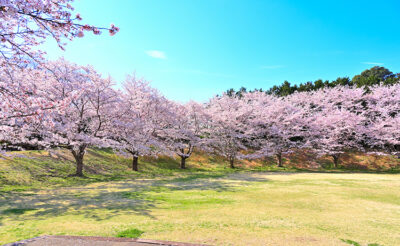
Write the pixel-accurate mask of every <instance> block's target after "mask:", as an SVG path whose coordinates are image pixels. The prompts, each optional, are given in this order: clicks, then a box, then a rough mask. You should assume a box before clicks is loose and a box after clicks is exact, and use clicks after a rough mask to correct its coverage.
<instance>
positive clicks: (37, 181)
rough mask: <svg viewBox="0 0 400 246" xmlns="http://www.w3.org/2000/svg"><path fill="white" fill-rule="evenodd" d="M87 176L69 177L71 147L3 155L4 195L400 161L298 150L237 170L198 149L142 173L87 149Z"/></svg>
mask: <svg viewBox="0 0 400 246" xmlns="http://www.w3.org/2000/svg"><path fill="white" fill-rule="evenodd" d="M84 162H85V166H84V173H85V176H86V177H85V178H80V177H74V176H71V174H73V173H74V172H75V163H74V159H73V157H72V155H71V154H70V153H69V152H68V151H67V150H57V151H51V152H48V151H21V152H13V153H11V154H10V155H9V156H3V158H2V159H0V194H2V193H5V192H12V191H16V192H18V191H24V190H29V189H35V188H38V189H41V188H43V187H53V186H71V185H85V184H89V183H94V182H108V181H119V180H126V179H136V178H157V177H168V176H175V177H180V176H181V177H180V178H181V179H182V180H181V181H190V180H191V179H198V178H206V177H210V178H211V177H214V178H217V177H221V176H224V175H226V174H229V173H233V172H246V171H249V172H253V171H268V172H282V171H284V172H319V173H325V172H329V173H345V172H363V173H364V172H365V173H376V172H379V173H400V161H399V160H398V159H397V158H395V157H392V156H371V155H365V154H362V153H347V154H344V155H343V156H342V157H341V166H340V168H339V169H332V165H331V164H332V161H331V160H330V158H329V157H322V158H317V157H316V156H315V155H313V154H312V153H310V152H306V151H304V152H299V153H293V154H291V155H288V156H286V157H285V158H284V162H285V167H283V168H278V167H277V166H276V161H275V159H274V158H265V159H263V160H253V161H247V160H241V161H238V162H237V164H236V166H237V167H238V168H237V169H235V170H231V169H229V168H228V164H227V163H226V161H225V160H224V159H223V158H220V157H215V156H208V155H205V154H203V153H196V154H194V155H193V156H192V157H191V158H189V159H188V169H187V170H181V169H179V160H177V159H174V158H169V157H160V158H157V159H155V158H150V157H141V158H140V159H139V169H140V170H139V172H135V171H132V170H131V167H130V166H131V160H130V159H129V158H126V157H123V156H119V155H116V154H115V153H114V152H113V151H112V150H110V149H96V148H92V149H88V150H87V154H86V155H85V159H84Z"/></svg>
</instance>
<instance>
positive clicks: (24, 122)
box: [0, 66, 70, 148]
mask: <svg viewBox="0 0 400 246" xmlns="http://www.w3.org/2000/svg"><path fill="white" fill-rule="evenodd" d="M9 68H10V67H7V66H1V67H0V78H1V79H0V140H1V141H2V142H3V143H5V144H6V146H4V147H5V148H10V147H11V148H14V147H15V146H19V147H34V146H35V145H36V147H45V146H48V144H47V143H46V142H45V141H44V139H41V138H40V136H36V137H34V136H35V135H37V131H36V130H33V131H31V130H32V129H34V128H35V127H36V126H40V125H46V124H49V125H50V126H51V123H52V121H51V120H48V119H50V118H51V115H52V113H53V111H58V112H61V111H63V110H64V109H65V105H67V104H68V103H69V101H70V98H67V97H64V98H63V99H62V100H54V98H51V97H50V96H49V94H48V90H49V89H51V86H52V85H51V83H49V81H50V79H49V77H48V74H46V72H45V71H43V70H42V69H37V68H24V69H22V68H18V67H15V68H14V69H9ZM10 85H12V86H10ZM38 138H39V139H40V141H37V140H38Z"/></svg>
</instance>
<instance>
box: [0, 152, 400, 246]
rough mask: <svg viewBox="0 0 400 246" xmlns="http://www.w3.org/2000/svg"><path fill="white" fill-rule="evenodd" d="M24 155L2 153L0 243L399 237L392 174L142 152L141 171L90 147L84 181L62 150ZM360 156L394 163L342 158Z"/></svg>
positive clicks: (335, 241)
mask: <svg viewBox="0 0 400 246" xmlns="http://www.w3.org/2000/svg"><path fill="white" fill-rule="evenodd" d="M25 155H29V156H31V157H33V159H26V158H13V159H8V160H2V161H0V180H1V181H0V184H1V189H0V244H1V243H7V242H12V241H16V240H20V239H24V238H30V237H34V236H38V235H43V234H68V235H98V236H117V235H129V234H130V233H133V234H135V235H137V233H138V232H140V233H141V232H144V233H143V234H142V235H141V237H143V238H151V239H161V240H175V241H186V242H202V243H208V244H215V245H340V244H344V245H347V244H346V243H344V242H342V241H341V239H343V240H352V241H356V242H359V243H362V244H365V245H366V244H367V243H379V244H380V245H400V234H399V233H398V232H399V231H400V212H399V211H400V199H399V197H400V176H399V175H397V174H368V173H295V171H296V170H294V169H290V170H286V171H291V173H287V172H285V173H280V172H276V173H270V172H267V173H266V172H247V171H244V170H241V169H239V170H236V171H231V170H230V169H228V168H224V167H225V166H226V164H224V165H221V163H222V162H221V160H220V159H218V158H216V159H213V158H211V157H205V156H204V155H196V156H194V157H193V158H192V159H191V161H190V162H189V167H190V170H184V171H181V170H179V169H178V168H177V167H178V162H177V161H175V160H173V159H168V158H162V159H159V160H157V161H155V160H152V159H142V162H141V163H140V167H141V170H142V171H141V173H139V174H138V173H134V172H132V171H130V170H129V168H128V165H129V163H130V160H127V159H124V158H121V157H118V156H116V155H114V154H113V153H111V152H109V151H105V150H90V151H89V152H88V155H87V158H86V159H85V161H86V166H87V168H86V170H85V171H86V174H87V176H88V177H89V178H83V179H82V178H75V177H68V175H69V174H71V173H73V172H74V165H73V162H72V157H71V156H70V155H69V154H68V153H67V152H58V154H57V155H58V157H55V156H49V154H48V153H47V152H45V151H34V152H28V153H25ZM296 158H298V159H297V161H299V163H297V165H298V166H299V167H304V165H305V164H304V163H307V162H309V161H311V162H312V160H311V157H309V156H308V155H300V156H297V157H295V158H293V159H294V161H295V160H296ZM357 158H361V159H363V160H364V162H365V163H369V164H370V163H375V164H374V165H375V166H376V165H377V164H376V163H381V162H384V165H385V167H380V168H377V169H385V168H386V169H387V166H388V165H389V164H391V163H397V160H395V159H393V158H392V159H387V160H386V161H383V160H384V159H381V158H389V157H379V158H378V159H376V161H375V162H372V161H371V158H375V157H366V156H359V155H357V154H352V155H348V156H346V157H345V158H344V162H343V164H344V165H347V164H350V163H353V162H354V161H355V160H357ZM270 161H271V162H272V160H266V162H267V163H268V162H270ZM318 161H319V162H321V163H323V161H325V159H320V160H318ZM326 161H327V160H326ZM199 163H201V165H200V164H199ZM358 163H362V162H358ZM388 163H389V164H388ZM292 164H293V163H292ZM311 164H312V163H311ZM241 165H242V167H245V168H247V169H252V170H253V171H254V170H263V171H265V170H268V169H270V170H272V171H282V170H278V169H276V168H274V167H269V166H263V167H262V165H261V163H260V162H247V161H244V162H242V163H241ZM392 165H394V164H392ZM361 169H364V168H361ZM341 171H342V170H341ZM43 173H46V175H43ZM49 186H50V187H49ZM55 186H62V187H55ZM140 233H139V234H140ZM133 234H132V235H133Z"/></svg>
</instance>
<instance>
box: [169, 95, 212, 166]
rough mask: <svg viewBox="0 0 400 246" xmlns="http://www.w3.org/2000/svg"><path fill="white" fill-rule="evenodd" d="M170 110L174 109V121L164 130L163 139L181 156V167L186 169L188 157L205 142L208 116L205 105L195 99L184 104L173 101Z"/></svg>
mask: <svg viewBox="0 0 400 246" xmlns="http://www.w3.org/2000/svg"><path fill="white" fill-rule="evenodd" d="M169 110H172V112H171V113H172V114H173V117H172V118H170V119H171V120H172V122H170V127H169V128H166V129H165V130H164V131H163V132H164V134H163V135H164V136H163V139H164V141H165V142H166V143H165V144H166V146H167V147H168V148H169V149H170V150H171V151H173V152H175V153H176V154H177V155H178V156H179V157H180V158H181V162H180V168H181V169H185V168H186V159H188V158H189V157H190V156H191V155H192V153H193V151H194V149H195V148H200V147H202V145H203V143H204V138H203V137H204V134H205V132H204V130H205V127H206V123H207V116H206V114H205V112H204V108H203V105H201V104H199V103H196V102H194V101H191V102H189V103H186V104H184V105H183V104H179V103H173V102H171V107H170V109H169Z"/></svg>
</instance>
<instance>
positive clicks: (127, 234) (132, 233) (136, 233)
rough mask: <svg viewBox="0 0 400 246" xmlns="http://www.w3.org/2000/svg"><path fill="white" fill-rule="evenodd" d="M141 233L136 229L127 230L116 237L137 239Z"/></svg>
mask: <svg viewBox="0 0 400 246" xmlns="http://www.w3.org/2000/svg"><path fill="white" fill-rule="evenodd" d="M143 233H144V231H141V230H139V229H136V228H131V229H127V230H124V231H120V232H118V234H117V237H129V238H138V237H140V235H142V234H143Z"/></svg>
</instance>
